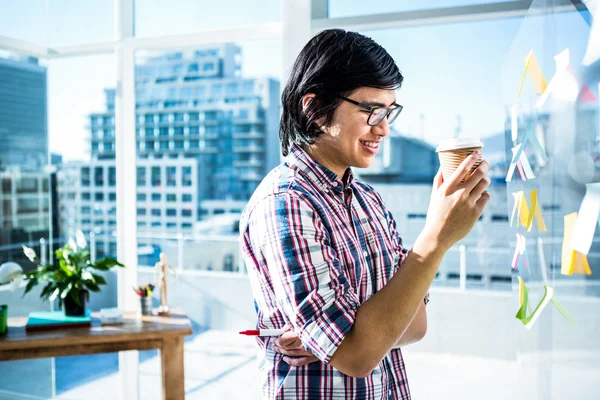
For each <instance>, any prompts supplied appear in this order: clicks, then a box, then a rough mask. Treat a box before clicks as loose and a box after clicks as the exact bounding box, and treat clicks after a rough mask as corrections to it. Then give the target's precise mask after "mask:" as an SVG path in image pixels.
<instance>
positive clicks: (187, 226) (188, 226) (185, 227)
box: [181, 222, 192, 229]
mask: <svg viewBox="0 0 600 400" xmlns="http://www.w3.org/2000/svg"><path fill="white" fill-rule="evenodd" d="M191 227H192V224H191V223H190V222H183V223H182V224H181V228H182V229H190V228H191Z"/></svg>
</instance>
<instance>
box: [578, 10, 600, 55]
mask: <svg viewBox="0 0 600 400" xmlns="http://www.w3.org/2000/svg"><path fill="white" fill-rule="evenodd" d="M584 3H585V6H586V7H587V9H588V11H589V12H590V14H592V20H593V23H592V27H591V29H590V36H589V38H588V42H587V50H586V51H585V55H584V56H583V60H582V64H583V65H592V64H593V63H594V62H596V61H598V60H600V2H598V1H596V0H585V1H584Z"/></svg>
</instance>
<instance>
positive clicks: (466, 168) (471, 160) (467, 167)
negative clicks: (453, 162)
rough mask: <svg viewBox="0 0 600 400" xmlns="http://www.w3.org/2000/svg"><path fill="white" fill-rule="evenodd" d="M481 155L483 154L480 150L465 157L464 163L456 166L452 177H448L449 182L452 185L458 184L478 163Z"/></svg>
mask: <svg viewBox="0 0 600 400" xmlns="http://www.w3.org/2000/svg"><path fill="white" fill-rule="evenodd" d="M479 156H481V152H480V151H474V152H473V153H471V155H469V157H467V158H465V159H464V160H463V162H462V163H460V165H459V166H458V168H456V170H455V171H454V173H453V174H452V176H451V177H450V179H448V184H449V185H450V186H458V185H459V184H460V181H462V180H463V178H464V177H465V176H467V174H468V173H469V172H470V171H471V168H473V166H474V165H475V164H476V163H477V160H479Z"/></svg>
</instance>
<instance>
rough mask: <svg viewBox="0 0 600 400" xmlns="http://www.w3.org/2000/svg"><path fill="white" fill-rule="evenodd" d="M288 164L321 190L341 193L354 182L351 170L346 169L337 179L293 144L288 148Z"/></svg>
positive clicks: (333, 173) (332, 173)
mask: <svg viewBox="0 0 600 400" xmlns="http://www.w3.org/2000/svg"><path fill="white" fill-rule="evenodd" d="M288 162H289V164H290V165H291V166H295V167H296V168H298V169H299V170H301V171H302V172H304V173H305V174H306V176H307V177H308V178H309V179H310V180H311V181H312V182H313V183H314V184H315V185H317V186H319V187H320V188H321V189H323V190H329V189H333V190H334V191H337V192H341V191H342V190H343V189H344V188H346V187H348V186H350V184H352V181H353V180H354V175H353V174H352V169H350V168H348V169H347V170H346V172H345V173H344V176H343V177H342V179H339V178H338V176H337V174H336V173H335V172H333V171H331V170H330V169H328V168H326V167H324V166H322V165H321V164H319V163H318V162H316V161H315V160H314V159H313V158H312V157H311V156H309V155H308V153H306V151H304V149H303V148H302V147H300V146H298V145H297V144H295V143H292V145H291V146H290V153H289V155H288Z"/></svg>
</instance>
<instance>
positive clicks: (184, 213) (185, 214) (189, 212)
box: [181, 208, 192, 217]
mask: <svg viewBox="0 0 600 400" xmlns="http://www.w3.org/2000/svg"><path fill="white" fill-rule="evenodd" d="M181 216H182V217H191V216H192V210H190V209H189V208H184V209H182V210H181Z"/></svg>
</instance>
